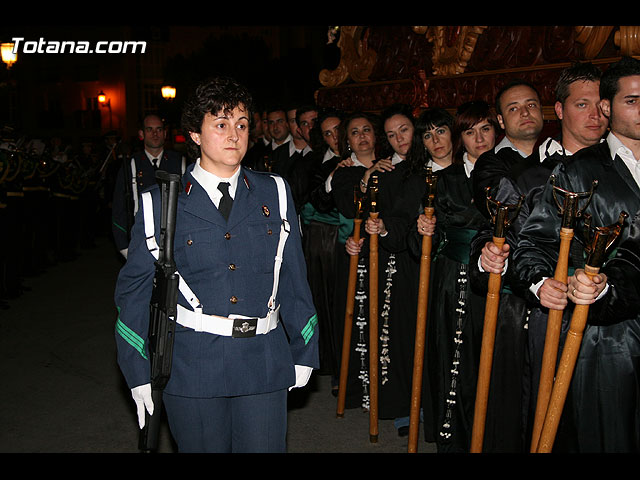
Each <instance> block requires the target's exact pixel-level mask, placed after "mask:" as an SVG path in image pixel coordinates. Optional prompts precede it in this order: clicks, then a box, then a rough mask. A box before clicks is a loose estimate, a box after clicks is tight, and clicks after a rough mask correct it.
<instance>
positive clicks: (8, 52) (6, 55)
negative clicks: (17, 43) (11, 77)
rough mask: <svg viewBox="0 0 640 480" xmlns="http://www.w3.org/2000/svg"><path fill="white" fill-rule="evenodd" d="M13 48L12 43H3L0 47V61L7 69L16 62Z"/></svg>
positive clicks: (16, 56)
mask: <svg viewBox="0 0 640 480" xmlns="http://www.w3.org/2000/svg"><path fill="white" fill-rule="evenodd" d="M13 46H14V44H13V43H3V44H2V45H0V52H1V53H2V61H3V62H4V63H6V64H7V68H11V65H13V64H14V63H16V62H17V61H18V54H17V53H14V51H13Z"/></svg>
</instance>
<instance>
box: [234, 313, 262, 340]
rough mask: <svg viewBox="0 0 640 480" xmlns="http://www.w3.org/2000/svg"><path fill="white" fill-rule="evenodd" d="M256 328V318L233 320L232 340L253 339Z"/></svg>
mask: <svg viewBox="0 0 640 480" xmlns="http://www.w3.org/2000/svg"><path fill="white" fill-rule="evenodd" d="M257 328H258V319H257V318H234V319H233V331H232V333H231V336H232V337H233V338H248V337H255V336H256V330H257Z"/></svg>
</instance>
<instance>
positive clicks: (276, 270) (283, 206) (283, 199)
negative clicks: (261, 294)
mask: <svg viewBox="0 0 640 480" xmlns="http://www.w3.org/2000/svg"><path fill="white" fill-rule="evenodd" d="M271 178H273V179H274V180H275V182H276V186H277V187H278V204H279V207H280V208H279V210H280V218H281V219H282V225H281V226H280V239H279V240H278V249H277V251H276V258H275V264H274V266H273V290H272V291H271V298H269V304H268V306H269V311H273V310H275V309H276V304H275V303H276V295H277V294H278V283H279V281H280V267H282V260H283V255H284V246H285V243H286V242H287V238H288V237H289V232H291V225H290V224H289V221H288V220H287V191H286V189H285V186H284V180H283V179H282V177H278V176H275V175H271Z"/></svg>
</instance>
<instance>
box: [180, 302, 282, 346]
mask: <svg viewBox="0 0 640 480" xmlns="http://www.w3.org/2000/svg"><path fill="white" fill-rule="evenodd" d="M279 310H280V306H278V307H277V308H276V309H275V310H274V311H272V312H270V313H268V314H267V316H266V317H264V318H255V317H245V316H243V315H229V317H219V316H217V315H207V314H206V313H202V309H200V308H198V309H196V311H193V310H189V309H188V308H185V307H183V306H182V305H179V304H178V315H177V319H176V322H177V323H179V324H180V325H182V326H183V327H187V328H191V329H193V330H195V331H196V332H207V333H214V334H216V335H223V336H225V337H236V338H242V337H254V336H256V335H261V334H265V333H269V332H270V331H271V330H273V329H274V328H276V327H277V326H278V312H279Z"/></svg>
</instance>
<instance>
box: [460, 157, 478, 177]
mask: <svg viewBox="0 0 640 480" xmlns="http://www.w3.org/2000/svg"><path fill="white" fill-rule="evenodd" d="M462 162H463V165H464V173H465V174H466V175H467V178H470V177H471V172H473V167H475V163H472V162H471V160H469V154H468V153H467V152H464V153H463V154H462Z"/></svg>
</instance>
